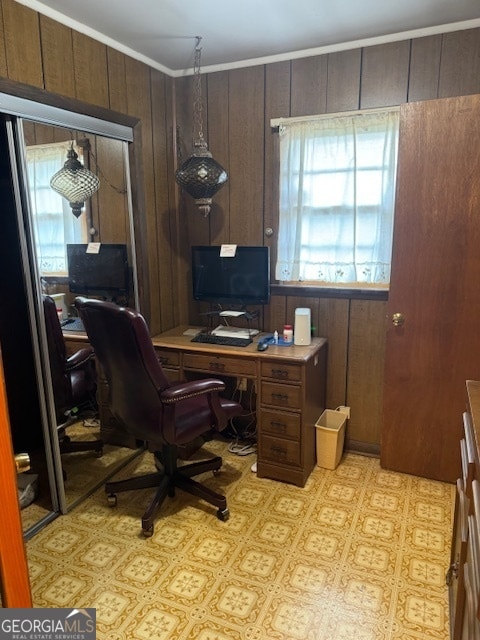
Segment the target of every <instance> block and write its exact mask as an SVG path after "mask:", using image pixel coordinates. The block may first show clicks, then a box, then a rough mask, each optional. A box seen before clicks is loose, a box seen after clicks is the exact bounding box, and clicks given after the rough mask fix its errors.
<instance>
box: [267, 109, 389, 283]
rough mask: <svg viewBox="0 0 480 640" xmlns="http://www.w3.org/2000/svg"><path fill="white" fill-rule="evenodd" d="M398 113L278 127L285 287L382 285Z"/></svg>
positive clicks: (280, 271)
mask: <svg viewBox="0 0 480 640" xmlns="http://www.w3.org/2000/svg"><path fill="white" fill-rule="evenodd" d="M398 120H399V118H398V109H390V110H385V111H381V112H380V111H374V112H357V113H355V114H347V115H338V116H328V117H326V116H318V117H313V118H298V119H285V120H281V121H276V122H275V121H274V122H273V123H272V124H277V122H278V124H279V136H280V211H279V236H278V250H277V265H276V273H275V276H276V278H277V280H279V281H282V282H292V281H295V282H298V281H303V282H305V281H308V282H314V283H315V284H318V285H330V286H332V285H335V286H379V287H382V286H387V285H388V283H389V280H390V262H391V252H392V234H393V214H394V200H395V175H396V164H397V150H398Z"/></svg>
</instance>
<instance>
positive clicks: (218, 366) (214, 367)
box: [208, 362, 225, 371]
mask: <svg viewBox="0 0 480 640" xmlns="http://www.w3.org/2000/svg"><path fill="white" fill-rule="evenodd" d="M208 368H209V369H210V371H225V365H224V364H222V363H221V362H210V363H209V365H208Z"/></svg>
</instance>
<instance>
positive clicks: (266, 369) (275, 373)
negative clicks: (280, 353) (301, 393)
mask: <svg viewBox="0 0 480 640" xmlns="http://www.w3.org/2000/svg"><path fill="white" fill-rule="evenodd" d="M260 372H261V375H262V378H273V379H274V380H283V381H284V382H300V381H301V379H302V367H301V366H300V365H296V364H284V363H282V362H278V361H275V360H268V361H267V362H262V363H261V369H260Z"/></svg>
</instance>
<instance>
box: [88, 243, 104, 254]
mask: <svg viewBox="0 0 480 640" xmlns="http://www.w3.org/2000/svg"><path fill="white" fill-rule="evenodd" d="M101 244H102V243H101V242H89V243H88V245H87V250H86V252H85V253H100V245H101Z"/></svg>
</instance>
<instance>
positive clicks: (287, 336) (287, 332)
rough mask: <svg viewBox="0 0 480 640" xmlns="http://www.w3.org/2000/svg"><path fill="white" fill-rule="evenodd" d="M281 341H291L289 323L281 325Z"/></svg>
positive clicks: (291, 330)
mask: <svg viewBox="0 0 480 640" xmlns="http://www.w3.org/2000/svg"><path fill="white" fill-rule="evenodd" d="M283 341H284V342H285V343H287V344H288V343H289V342H293V327H292V325H291V324H286V325H285V326H284V327H283Z"/></svg>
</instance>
